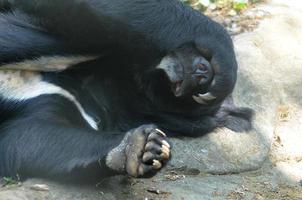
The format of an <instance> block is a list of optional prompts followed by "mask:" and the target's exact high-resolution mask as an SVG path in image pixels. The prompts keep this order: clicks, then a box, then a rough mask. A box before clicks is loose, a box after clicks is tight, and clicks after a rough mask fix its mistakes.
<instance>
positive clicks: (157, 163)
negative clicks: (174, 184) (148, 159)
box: [152, 159, 162, 170]
mask: <svg viewBox="0 0 302 200" xmlns="http://www.w3.org/2000/svg"><path fill="white" fill-rule="evenodd" d="M152 166H153V169H155V170H157V169H160V168H161V166H162V165H161V163H160V162H159V161H158V160H155V159H154V160H153V164H152Z"/></svg>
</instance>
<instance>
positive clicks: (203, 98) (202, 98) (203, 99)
mask: <svg viewBox="0 0 302 200" xmlns="http://www.w3.org/2000/svg"><path fill="white" fill-rule="evenodd" d="M192 98H193V99H194V100H195V101H196V102H197V103H199V104H207V101H211V100H214V99H216V98H217V97H215V96H214V95H213V94H211V93H210V92H207V93H205V94H198V96H196V95H193V96H192Z"/></svg>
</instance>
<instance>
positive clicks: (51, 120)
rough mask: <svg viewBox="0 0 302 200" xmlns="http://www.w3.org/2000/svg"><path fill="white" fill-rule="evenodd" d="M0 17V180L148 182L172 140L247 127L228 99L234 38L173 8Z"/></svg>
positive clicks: (85, 8)
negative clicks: (120, 178)
mask: <svg viewBox="0 0 302 200" xmlns="http://www.w3.org/2000/svg"><path fill="white" fill-rule="evenodd" d="M0 10H1V12H2V14H1V16H0V30H1V31H0V41H1V42H0V64H1V67H0V69H1V71H0V104H1V107H0V176H12V177H21V178H26V177H30V176H47V177H51V178H55V179H59V178H60V177H62V176H63V177H64V179H65V180H69V179H80V180H83V179H88V180H90V179H98V178H102V177H106V176H110V175H113V174H117V173H125V174H126V173H127V174H129V175H132V176H134V177H143V176H150V175H153V174H155V173H156V172H157V171H158V170H159V169H161V168H162V166H163V165H164V164H165V163H166V162H167V161H168V160H169V158H170V145H169V143H168V141H167V139H166V137H167V135H168V136H173V135H187V136H200V135H203V134H205V133H208V132H210V131H212V130H213V129H215V128H216V127H222V126H226V127H228V128H231V129H233V130H237V131H241V130H246V129H249V128H250V127H251V125H250V118H251V111H250V110H249V109H246V108H236V107H235V106H234V105H233V104H232V102H230V101H231V99H230V98H231V97H230V94H231V92H232V90H233V88H234V85H235V82H236V75H237V63H236V58H235V54H234V50H233V44H232V41H231V39H230V37H229V35H228V34H227V33H226V31H225V30H224V29H223V27H221V26H220V25H219V24H217V23H216V22H214V21H212V20H210V19H209V18H207V17H205V16H204V15H202V14H201V13H199V12H197V11H194V10H193V9H191V8H190V7H187V6H185V5H183V4H182V3H180V2H179V1H177V0H126V1H125V0H82V1H80V0H66V1H59V0H53V1H48V0H39V1H38V0H30V1H22V0H4V1H0ZM18 69H26V70H18ZM175 148H177V147H175Z"/></svg>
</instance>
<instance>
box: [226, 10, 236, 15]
mask: <svg viewBox="0 0 302 200" xmlns="http://www.w3.org/2000/svg"><path fill="white" fill-rule="evenodd" d="M228 15H230V16H235V15H237V12H236V11H235V10H230V11H229V13H228Z"/></svg>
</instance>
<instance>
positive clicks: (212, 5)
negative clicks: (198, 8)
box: [208, 3, 217, 11]
mask: <svg viewBox="0 0 302 200" xmlns="http://www.w3.org/2000/svg"><path fill="white" fill-rule="evenodd" d="M208 9H209V10H212V11H213V10H216V9H217V6H216V4H214V3H211V4H210V5H209V7H208Z"/></svg>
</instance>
